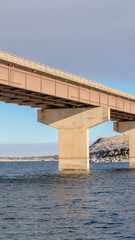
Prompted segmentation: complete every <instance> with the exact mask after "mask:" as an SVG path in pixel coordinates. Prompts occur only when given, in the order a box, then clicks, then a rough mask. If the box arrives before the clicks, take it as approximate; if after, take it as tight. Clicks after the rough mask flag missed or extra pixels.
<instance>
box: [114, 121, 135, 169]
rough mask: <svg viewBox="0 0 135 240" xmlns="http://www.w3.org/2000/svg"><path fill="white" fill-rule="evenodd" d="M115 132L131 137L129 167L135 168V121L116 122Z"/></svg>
mask: <svg viewBox="0 0 135 240" xmlns="http://www.w3.org/2000/svg"><path fill="white" fill-rule="evenodd" d="M114 131H116V132H119V133H123V134H124V135H127V136H128V137H129V166H130V167H131V168H135V121H125V122H115V123H114Z"/></svg>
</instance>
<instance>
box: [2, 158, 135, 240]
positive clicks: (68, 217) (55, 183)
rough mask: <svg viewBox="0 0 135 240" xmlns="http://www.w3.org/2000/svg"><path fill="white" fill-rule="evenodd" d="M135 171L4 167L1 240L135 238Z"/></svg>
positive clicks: (120, 166)
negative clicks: (76, 171)
mask: <svg viewBox="0 0 135 240" xmlns="http://www.w3.org/2000/svg"><path fill="white" fill-rule="evenodd" d="M134 193H135V171H134V170H130V169H128V164H127V163H126V164H124V163H123V164H120V163H119V164H91V171H90V172H89V173H87V172H84V173H83V174H82V173H77V174H73V172H70V173H69V172H68V173H67V174H65V172H63V173H62V172H58V164H57V162H16V163H15V162H14V163H0V239H6V240H7V239H17V240H18V239H32V240H33V239H38V240H40V239H42V240H44V239H49V240H50V239H54V240H57V239H59V240H61V239H62V240H63V239H67V240H68V239H83V240H84V239H107V240H108V239H122V240H123V239H135V238H134V237H135V229H134V220H135V194H134Z"/></svg>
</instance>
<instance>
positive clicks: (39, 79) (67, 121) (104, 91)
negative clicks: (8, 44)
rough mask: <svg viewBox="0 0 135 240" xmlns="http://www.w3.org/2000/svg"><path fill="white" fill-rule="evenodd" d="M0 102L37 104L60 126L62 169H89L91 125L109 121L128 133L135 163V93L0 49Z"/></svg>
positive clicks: (41, 116)
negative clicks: (89, 130) (89, 131)
mask: <svg viewBox="0 0 135 240" xmlns="http://www.w3.org/2000/svg"><path fill="white" fill-rule="evenodd" d="M0 101H2V102H6V103H15V104H18V105H26V106H30V107H35V108H39V110H38V113H37V116H38V121H39V122H41V123H43V124H47V125H49V126H52V127H54V128H58V130H59V169H60V170H61V169H85V170H88V169H89V133H88V129H89V128H91V127H93V126H95V125H98V124H100V123H103V122H105V121H108V120H112V121H115V122H114V130H115V131H117V132H120V133H123V134H125V135H128V136H129V148H130V166H131V167H135V96H134V95H132V94H128V93H125V92H123V91H119V90H116V89H113V88H110V87H107V86H104V85H101V84H98V83H96V82H93V81H90V80H86V79H84V78H81V77H78V76H75V75H72V74H69V73H66V72H63V71H60V70H57V69H54V68H51V67H48V66H45V65H42V64H39V63H35V62H33V61H29V60H26V59H23V58H20V57H17V56H14V55H11V54H8V53H5V52H2V51H0Z"/></svg>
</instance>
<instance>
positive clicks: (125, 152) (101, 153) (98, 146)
mask: <svg viewBox="0 0 135 240" xmlns="http://www.w3.org/2000/svg"><path fill="white" fill-rule="evenodd" d="M89 152H90V153H89V156H90V162H128V161H129V141H128V138H127V137H126V136H114V137H104V138H99V139H98V140H97V141H96V142H95V143H94V144H92V145H91V146H90V147H89Z"/></svg>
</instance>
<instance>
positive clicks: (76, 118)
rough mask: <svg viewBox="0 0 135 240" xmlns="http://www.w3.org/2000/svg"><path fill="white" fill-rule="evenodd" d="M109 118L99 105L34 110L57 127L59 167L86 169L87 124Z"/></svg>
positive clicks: (87, 160)
mask: <svg viewBox="0 0 135 240" xmlns="http://www.w3.org/2000/svg"><path fill="white" fill-rule="evenodd" d="M109 119H110V109H108V108H103V107H94V108H72V109H45V110H38V121H39V122H41V123H44V124H46V125H49V126H51V127H54V128H58V130H59V170H69V169H70V170H89V128H90V127H93V126H96V125H98V124H100V123H103V122H105V121H107V120H109Z"/></svg>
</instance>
